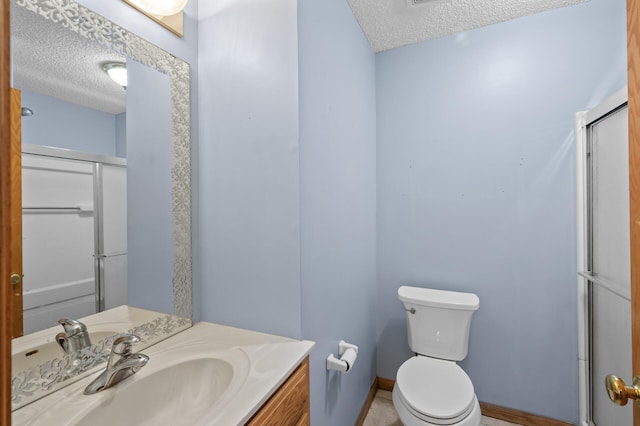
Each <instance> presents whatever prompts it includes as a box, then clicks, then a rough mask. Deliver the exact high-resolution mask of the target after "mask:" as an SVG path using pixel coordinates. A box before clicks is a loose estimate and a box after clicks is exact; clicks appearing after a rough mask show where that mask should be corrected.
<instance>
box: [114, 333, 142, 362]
mask: <svg viewBox="0 0 640 426" xmlns="http://www.w3.org/2000/svg"><path fill="white" fill-rule="evenodd" d="M139 341H140V337H138V336H136V335H135V334H125V335H124V336H120V337H118V338H117V339H116V340H114V341H113V346H111V353H112V354H114V355H120V356H121V357H126V356H129V355H131V354H133V345H134V344H136V343H138V342H139Z"/></svg>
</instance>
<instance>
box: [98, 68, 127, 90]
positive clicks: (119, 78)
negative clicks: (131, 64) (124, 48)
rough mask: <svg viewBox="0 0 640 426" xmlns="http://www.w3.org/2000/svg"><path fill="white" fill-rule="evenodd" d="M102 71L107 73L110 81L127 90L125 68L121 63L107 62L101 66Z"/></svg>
mask: <svg viewBox="0 0 640 426" xmlns="http://www.w3.org/2000/svg"><path fill="white" fill-rule="evenodd" d="M102 70H103V71H104V72H106V73H107V75H108V76H109V77H110V78H111V80H113V81H115V82H116V83H118V84H119V85H120V86H122V87H124V88H125V89H126V88H127V66H126V64H124V63H122V62H107V63H106V64H103V65H102Z"/></svg>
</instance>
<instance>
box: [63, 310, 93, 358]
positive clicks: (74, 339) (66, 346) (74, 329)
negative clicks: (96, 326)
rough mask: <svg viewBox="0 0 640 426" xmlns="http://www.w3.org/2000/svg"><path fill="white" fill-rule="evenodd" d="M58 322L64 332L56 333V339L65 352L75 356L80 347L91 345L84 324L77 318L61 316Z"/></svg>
mask: <svg viewBox="0 0 640 426" xmlns="http://www.w3.org/2000/svg"><path fill="white" fill-rule="evenodd" d="M58 322H59V323H60V325H61V326H62V327H64V333H58V334H57V335H56V341H57V342H58V344H59V345H60V347H61V348H62V350H63V351H64V353H65V354H67V355H71V356H75V355H78V354H79V353H80V351H81V350H82V348H86V347H88V346H91V339H90V338H89V333H88V332H87V326H86V325H84V324H83V323H81V322H80V321H78V320H73V319H69V318H62V319H60V320H58Z"/></svg>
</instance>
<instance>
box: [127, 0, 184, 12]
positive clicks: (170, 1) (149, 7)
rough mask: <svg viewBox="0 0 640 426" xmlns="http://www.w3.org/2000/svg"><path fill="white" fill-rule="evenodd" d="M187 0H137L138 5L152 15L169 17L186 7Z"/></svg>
mask: <svg viewBox="0 0 640 426" xmlns="http://www.w3.org/2000/svg"><path fill="white" fill-rule="evenodd" d="M187 1H188V0H138V4H139V5H140V6H141V7H142V8H144V10H146V11H147V12H149V13H151V14H152V15H159V16H171V15H175V14H176V13H178V12H181V11H182V9H184V7H185V6H186V4H187Z"/></svg>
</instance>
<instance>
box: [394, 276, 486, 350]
mask: <svg viewBox="0 0 640 426" xmlns="http://www.w3.org/2000/svg"><path fill="white" fill-rule="evenodd" d="M398 299H400V301H401V302H402V303H403V304H404V308H405V311H406V315H407V334H408V337H409V347H410V348H411V350H412V351H413V352H416V353H417V354H420V355H425V356H429V357H433V358H440V359H447V360H452V361H461V360H463V359H465V357H466V356H467V352H468V348H469V329H470V327H471V317H472V316H473V313H474V312H475V311H476V310H477V309H478V307H479V306H480V299H478V296H476V295H475V294H472V293H459V292H454V291H444V290H434V289H430V288H419V287H409V286H402V287H400V288H399V289H398Z"/></svg>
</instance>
